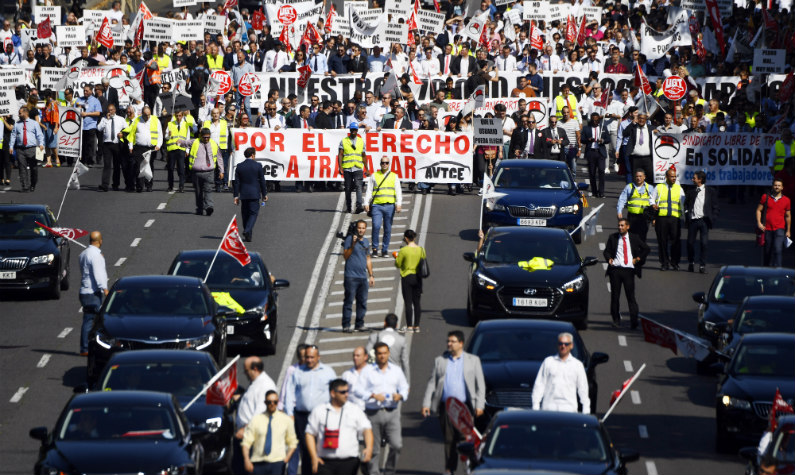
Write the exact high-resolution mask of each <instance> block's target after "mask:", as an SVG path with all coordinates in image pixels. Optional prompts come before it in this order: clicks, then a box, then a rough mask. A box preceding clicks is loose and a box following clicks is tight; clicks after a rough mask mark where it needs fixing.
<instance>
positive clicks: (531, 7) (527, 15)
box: [522, 0, 549, 24]
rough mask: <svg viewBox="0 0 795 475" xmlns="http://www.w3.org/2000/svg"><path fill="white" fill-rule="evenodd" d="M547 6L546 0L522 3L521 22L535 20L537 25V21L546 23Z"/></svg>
mask: <svg viewBox="0 0 795 475" xmlns="http://www.w3.org/2000/svg"><path fill="white" fill-rule="evenodd" d="M548 6H549V2H547V1H546V0H544V1H534V2H524V9H523V10H522V20H535V21H536V24H538V22H539V21H546V19H547V7H548Z"/></svg>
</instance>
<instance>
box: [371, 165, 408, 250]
mask: <svg viewBox="0 0 795 475" xmlns="http://www.w3.org/2000/svg"><path fill="white" fill-rule="evenodd" d="M380 163H381V168H380V169H378V171H376V172H375V173H373V174H372V175H370V178H369V179H368V183H367V194H366V195H365V197H364V202H365V203H368V204H366V205H364V210H365V211H370V208H372V215H373V234H372V236H373V237H372V243H371V244H372V245H373V257H376V256H377V255H378V244H379V238H380V236H379V235H380V234H381V224H382V223H383V225H384V241H383V244H382V246H381V257H386V256H387V251H388V250H389V238H390V236H391V235H392V220H393V219H394V217H395V212H398V213H400V210H401V207H400V204H401V202H402V201H403V195H402V193H401V188H400V179H398V177H397V174H396V173H392V171H391V170H390V169H389V157H386V156H383V157H381V162H380Z"/></svg>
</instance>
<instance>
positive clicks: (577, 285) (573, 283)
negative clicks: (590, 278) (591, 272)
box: [563, 275, 585, 293]
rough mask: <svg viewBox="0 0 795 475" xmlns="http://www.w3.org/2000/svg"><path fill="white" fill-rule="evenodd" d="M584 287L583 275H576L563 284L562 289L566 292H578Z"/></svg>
mask: <svg viewBox="0 0 795 475" xmlns="http://www.w3.org/2000/svg"><path fill="white" fill-rule="evenodd" d="M583 288H585V276H584V275H578V276H577V277H575V278H574V279H572V280H570V281H568V282H566V283H565V284H563V290H564V291H566V292H569V293H571V292H579V291H581V290H582V289H583Z"/></svg>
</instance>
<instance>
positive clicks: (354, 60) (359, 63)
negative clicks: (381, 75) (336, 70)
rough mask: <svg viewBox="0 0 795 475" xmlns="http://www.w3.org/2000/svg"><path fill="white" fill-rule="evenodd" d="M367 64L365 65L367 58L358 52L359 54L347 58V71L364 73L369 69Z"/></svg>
mask: <svg viewBox="0 0 795 475" xmlns="http://www.w3.org/2000/svg"><path fill="white" fill-rule="evenodd" d="M369 69H370V68H369V66H367V59H366V58H364V57H363V56H362V54H359V56H354V57H351V58H350V59H349V60H348V72H349V73H351V74H354V73H360V74H363V73H366V72H367V71H368V70H369Z"/></svg>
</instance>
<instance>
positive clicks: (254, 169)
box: [232, 158, 268, 200]
mask: <svg viewBox="0 0 795 475" xmlns="http://www.w3.org/2000/svg"><path fill="white" fill-rule="evenodd" d="M232 191H233V192H234V195H233V196H234V197H235V198H237V197H240V199H241V200H258V199H261V198H263V197H265V196H268V187H267V186H266V183H265V175H264V174H263V173H262V165H260V164H259V163H258V162H257V161H256V160H252V159H248V158H247V159H246V160H243V162H241V163H240V165H238V166H237V167H235V179H234V181H233V182H232Z"/></svg>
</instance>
